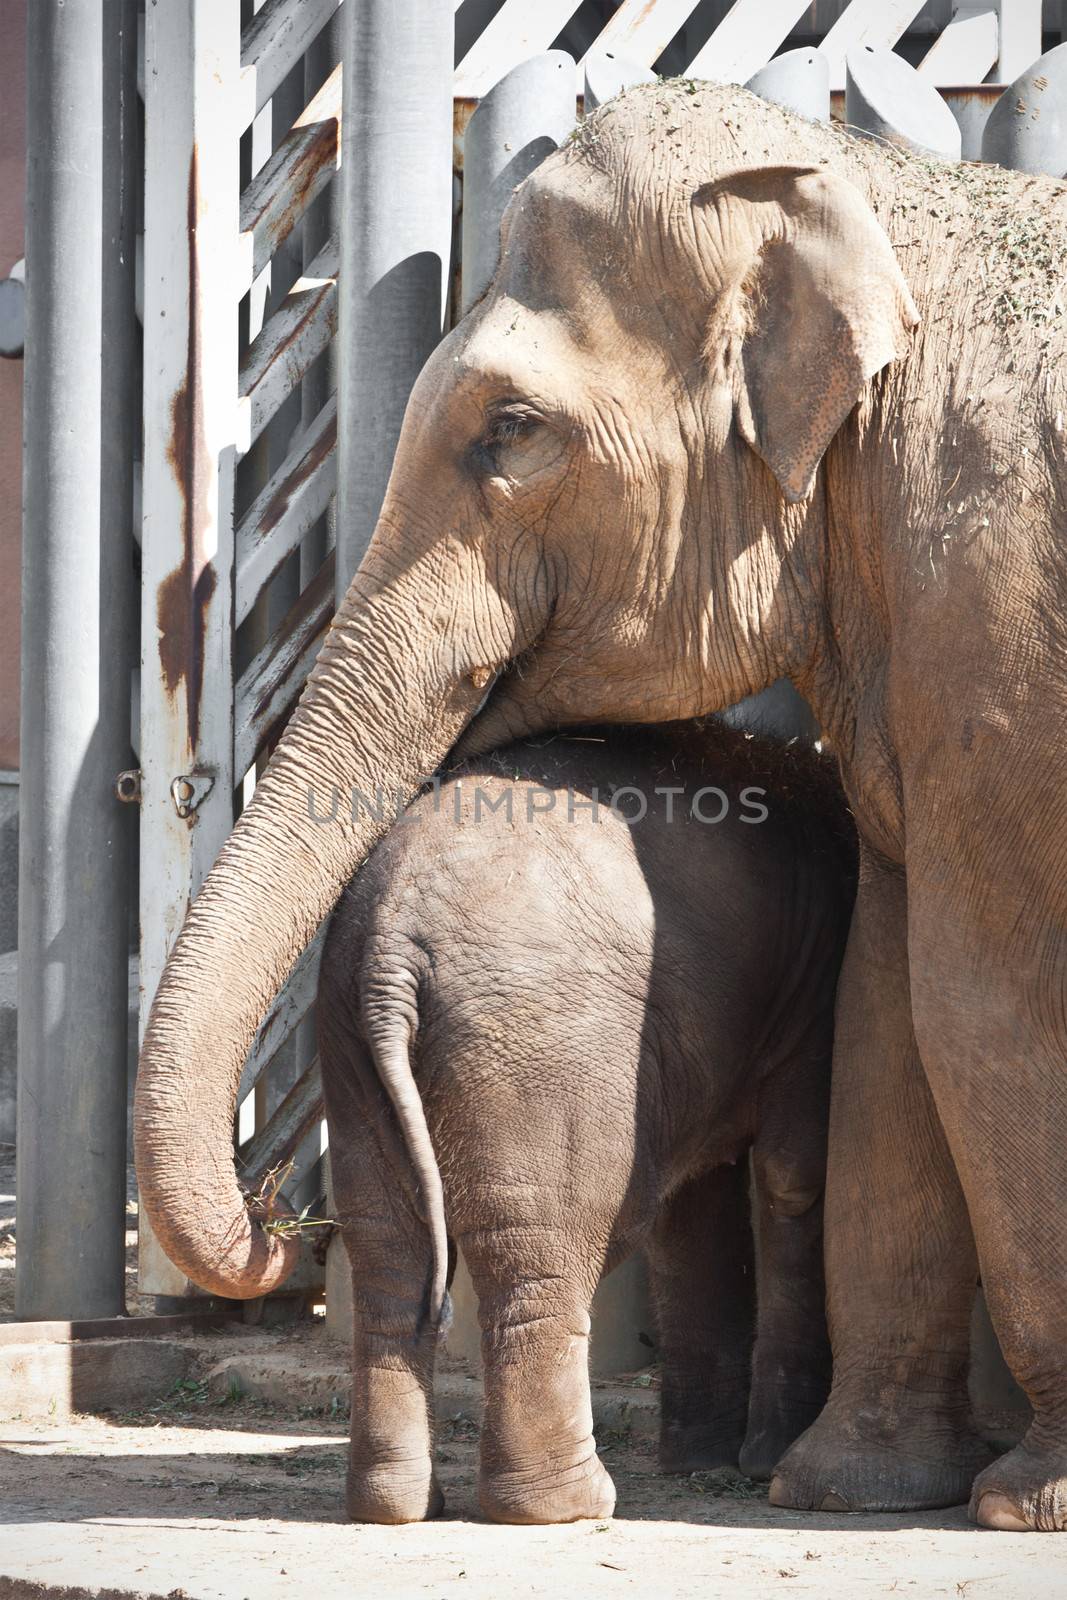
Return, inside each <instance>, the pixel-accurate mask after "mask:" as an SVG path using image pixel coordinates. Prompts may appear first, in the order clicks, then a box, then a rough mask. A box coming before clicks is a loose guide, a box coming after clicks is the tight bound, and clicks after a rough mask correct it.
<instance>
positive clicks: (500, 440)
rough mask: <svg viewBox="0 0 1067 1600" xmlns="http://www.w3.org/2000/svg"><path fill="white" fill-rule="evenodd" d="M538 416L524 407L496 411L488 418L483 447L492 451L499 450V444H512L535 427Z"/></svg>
mask: <svg viewBox="0 0 1067 1600" xmlns="http://www.w3.org/2000/svg"><path fill="white" fill-rule="evenodd" d="M537 421H538V418H537V417H536V416H535V415H534V413H533V412H532V411H527V410H526V409H525V408H522V409H520V408H519V407H508V409H506V410H502V411H498V412H496V414H495V415H494V416H492V417H491V418H490V420H489V427H488V429H487V430H486V434H485V438H484V439H483V440H482V444H483V447H484V448H485V449H486V450H488V451H490V452H492V451H494V450H499V449H500V447H501V445H508V444H514V443H515V441H516V440H517V439H522V438H525V436H526V434H528V433H529V432H530V429H531V428H533V427H535V426H536V424H537Z"/></svg>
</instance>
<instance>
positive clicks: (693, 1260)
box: [647, 1159, 755, 1472]
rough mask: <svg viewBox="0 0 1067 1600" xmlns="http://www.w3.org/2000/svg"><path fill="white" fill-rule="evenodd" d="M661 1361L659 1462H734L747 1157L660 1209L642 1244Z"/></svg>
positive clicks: (748, 1294)
mask: <svg viewBox="0 0 1067 1600" xmlns="http://www.w3.org/2000/svg"><path fill="white" fill-rule="evenodd" d="M647 1255H648V1264H649V1272H650V1276H651V1283H652V1292H653V1295H654V1297H655V1304H656V1313H657V1321H658V1326H659V1345H660V1357H661V1362H662V1392H661V1395H660V1442H659V1458H660V1466H661V1467H662V1468H663V1470H664V1472H698V1471H702V1470H706V1469H709V1468H713V1467H721V1466H734V1465H736V1463H737V1458H738V1454H739V1452H740V1449H741V1445H742V1442H743V1440H744V1437H745V1426H746V1421H747V1417H748V1397H749V1381H750V1375H751V1368H752V1340H753V1333H754V1322H755V1271H754V1264H753V1247H752V1221H751V1215H750V1207H749V1170H748V1161H747V1159H743V1160H741V1161H739V1162H738V1163H737V1164H736V1166H721V1167H715V1168H714V1169H713V1170H712V1171H711V1172H708V1173H705V1174H704V1176H703V1177H700V1178H697V1179H695V1180H694V1181H693V1182H691V1183H687V1184H686V1185H685V1186H684V1187H683V1188H682V1189H680V1190H679V1191H678V1193H677V1194H675V1195H673V1196H672V1197H671V1199H670V1200H668V1201H667V1203H666V1204H665V1205H664V1206H663V1207H662V1209H661V1211H660V1214H659V1216H658V1218H657V1220H656V1224H655V1227H654V1228H653V1230H652V1235H651V1238H650V1241H649V1243H648V1245H647Z"/></svg>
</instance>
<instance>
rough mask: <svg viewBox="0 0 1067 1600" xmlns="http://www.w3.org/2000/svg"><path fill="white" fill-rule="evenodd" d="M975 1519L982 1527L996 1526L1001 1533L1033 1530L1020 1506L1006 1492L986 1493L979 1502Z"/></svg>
mask: <svg viewBox="0 0 1067 1600" xmlns="http://www.w3.org/2000/svg"><path fill="white" fill-rule="evenodd" d="M974 1520H975V1522H977V1524H978V1526H979V1527H980V1528H996V1529H997V1531H998V1532H1000V1533H1032V1532H1033V1528H1032V1527H1031V1525H1030V1523H1029V1522H1027V1520H1026V1518H1025V1517H1024V1516H1023V1514H1022V1512H1021V1511H1020V1510H1019V1508H1018V1506H1017V1505H1016V1504H1015V1503H1014V1501H1012V1500H1009V1499H1008V1496H1007V1495H1006V1494H997V1493H994V1492H990V1493H988V1494H984V1495H983V1496H982V1498H981V1499H980V1500H979V1502H978V1510H977V1511H976V1512H975V1518H974Z"/></svg>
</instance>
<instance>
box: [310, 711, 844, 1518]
mask: <svg viewBox="0 0 1067 1600" xmlns="http://www.w3.org/2000/svg"><path fill="white" fill-rule="evenodd" d="M707 786H715V789H716V792H714V793H709V792H706V788H707ZM626 787H630V788H632V789H636V790H638V791H640V795H642V796H645V797H647V799H648V801H649V810H648V814H647V815H646V816H644V817H643V818H642V819H641V820H639V821H636V822H635V823H634V825H633V827H631V826H629V825H628V823H627V822H626V821H625V820H623V817H622V815H621V814H614V813H613V812H612V811H611V810H610V809H609V807H610V801H611V796H612V795H613V794H614V793H615V792H616V791H621V790H623V789H624V788H626ZM657 787H659V788H661V789H663V788H668V787H669V788H672V789H675V790H678V791H684V792H680V793H678V794H675V795H673V796H670V797H668V796H666V795H664V794H660V795H656V793H655V790H656V789H657ZM702 789H705V793H704V794H703V795H701V790H702ZM594 795H595V796H596V797H597V800H598V807H599V809H598V812H597V820H596V821H594V819H593V815H592V813H591V811H590V809H589V802H590V801H591V799H592V797H593V796H594ZM694 800H695V803H696V807H697V812H698V814H699V815H703V816H705V817H709V818H714V817H717V816H719V815H721V814H722V812H723V810H724V809H726V815H725V816H724V817H723V820H722V821H721V822H718V823H712V822H707V823H703V822H701V821H699V820H694V818H693V812H692V806H693V802H694ZM553 801H554V802H555V803H554V805H553ZM668 805H669V806H670V812H669V813H668V811H667V809H666V808H667V807H668ZM618 806H619V812H620V813H621V812H623V811H628V812H629V814H630V815H632V816H635V817H636V816H637V814H638V812H639V810H640V806H641V802H640V800H639V798H638V796H636V795H633V794H630V795H622V794H620V796H619V801H618ZM549 807H551V809H548V808H549ZM490 808H493V809H490ZM668 815H670V816H671V817H672V818H673V820H672V821H668V820H667V818H668ZM457 819H458V820H457ZM854 874H855V846H854V836H853V834H852V830H851V826H850V823H849V819H848V816H847V813H846V811H845V808H844V803H843V800H842V798H841V795H840V790H839V788H838V786H837V783H836V780H835V779H834V778H833V777H832V776H830V775H829V774H828V773H826V772H825V771H821V770H820V764H819V762H818V759H817V758H816V757H815V756H814V754H813V753H812V752H810V751H803V750H801V749H800V748H799V747H798V748H795V749H793V750H786V751H782V750H781V749H776V748H775V747H773V746H771V745H765V744H762V743H760V742H759V741H751V742H750V741H749V740H747V739H746V738H745V736H744V735H743V734H739V733H735V732H732V731H730V730H728V729H726V728H723V727H720V726H717V725H716V724H710V725H707V726H705V725H701V724H693V723H679V724H673V725H669V726H667V727H664V728H661V729H651V730H646V729H620V728H615V729H611V728H600V729H590V730H587V732H586V733H585V734H584V736H583V737H582V738H581V739H572V738H567V737H566V736H564V735H560V736H557V737H556V738H555V739H550V740H547V741H545V742H543V743H542V742H538V743H536V744H533V745H515V746H511V747H508V748H506V749H505V750H503V751H501V752H500V753H499V754H498V755H497V756H494V757H492V758H491V759H490V761H489V762H484V761H483V762H477V763H475V764H474V766H473V769H472V770H465V771H464V773H463V775H462V777H461V778H457V779H450V780H449V781H448V782H446V783H445V784H443V785H442V787H441V789H440V793H439V795H438V796H437V797H436V798H435V797H434V796H432V795H426V796H424V797H423V798H421V799H419V800H417V801H416V802H415V804H414V805H413V806H412V808H411V810H410V812H409V813H408V815H407V818H406V819H405V823H404V825H402V826H398V827H396V828H395V829H394V830H393V831H392V833H390V834H389V835H388V837H387V838H386V840H385V841H384V843H382V844H380V845H379V846H378V848H377V850H376V851H375V852H374V854H373V855H372V856H371V858H370V861H369V862H368V863H367V865H366V866H365V867H364V868H363V869H362V871H361V872H360V873H359V874H358V875H357V877H356V878H355V879H354V880H353V883H352V884H351V886H350V887H349V889H348V891H347V892H346V893H345V895H344V896H343V897H342V899H341V902H340V905H339V907H338V909H337V911H336V912H335V913H334V917H333V921H332V924H331V927H330V933H329V936H328V939H327V944H326V949H325V952H324V956H323V962H322V971H321V978H320V984H319V1000H318V1019H319V1050H320V1055H321V1060H322V1070H323V1083H324V1087H325V1091H326V1110H327V1118H328V1121H329V1128H330V1157H331V1168H332V1173H333V1185H334V1197H335V1206H336V1208H337V1214H338V1216H339V1220H340V1222H341V1225H342V1229H343V1234H344V1240H345V1245H346V1247H347V1249H348V1253H349V1256H350V1258H351V1264H352V1287H353V1297H354V1303H355V1306H356V1344H355V1353H354V1373H353V1404H352V1450H351V1459H350V1466H349V1479H348V1509H349V1514H350V1515H351V1516H352V1517H354V1518H356V1519H359V1520H367V1521H375V1522H408V1521H413V1520H416V1519H418V1518H421V1517H425V1516H430V1515H434V1514H435V1513H436V1512H438V1511H439V1510H440V1509H441V1506H442V1500H441V1495H440V1492H439V1490H438V1488H437V1485H436V1482H435V1480H434V1477H433V1471H432V1464H431V1439H430V1427H429V1418H430V1416H431V1413H432V1394H433V1356H434V1346H435V1328H434V1325H433V1321H432V1319H431V1317H430V1314H429V1313H430V1286H431V1285H432V1283H433V1280H434V1276H435V1265H436V1267H437V1269H438V1270H440V1269H442V1268H443V1267H444V1264H445V1261H446V1258H447V1246H446V1244H445V1237H446V1228H447V1233H448V1235H450V1236H451V1237H452V1238H453V1239H454V1240H455V1241H456V1243H457V1244H458V1245H459V1248H460V1249H461V1250H462V1252H463V1255H464V1257H465V1259H466V1260H467V1262H468V1265H469V1267H470V1271H471V1276H472V1279H473V1282H474V1285H475V1288H476V1290H477V1293H478V1298H479V1307H480V1320H481V1326H482V1343H483V1349H484V1354H485V1389H486V1414H485V1427H484V1431H483V1437H482V1467H481V1479H480V1491H481V1504H482V1508H483V1510H484V1511H485V1512H486V1514H487V1515H489V1516H491V1517H493V1518H495V1519H497V1520H499V1521H504V1522H566V1521H571V1520H573V1519H574V1518H577V1517H606V1516H610V1515H611V1512H612V1509H613V1507H614V1503H615V1490H614V1485H613V1484H612V1481H611V1479H610V1477H609V1476H608V1474H607V1472H606V1470H605V1468H604V1465H603V1463H602V1462H601V1460H600V1458H599V1457H598V1455H597V1453H596V1448H595V1445H594V1442H593V1437H592V1415H591V1411H590V1399H589V1379H588V1348H587V1346H588V1331H589V1305H590V1300H591V1297H592V1294H593V1290H594V1289H595V1287H596V1284H597V1282H598V1280H599V1277H600V1275H601V1273H602V1272H603V1271H606V1270H610V1269H611V1268H612V1267H613V1266H615V1265H617V1264H618V1262H620V1261H622V1260H624V1259H625V1258H626V1256H628V1255H629V1254H631V1253H632V1252H633V1251H634V1250H636V1249H639V1248H640V1247H641V1246H642V1245H643V1244H647V1246H648V1252H649V1265H650V1270H651V1279H652V1287H653V1293H654V1297H655V1302H656V1306H657V1313H658V1323H659V1335H660V1348H661V1359H662V1372H663V1390H662V1432H661V1441H660V1459H661V1462H662V1464H663V1466H664V1467H665V1468H666V1469H667V1470H668V1471H674V1472H693V1471H696V1470H699V1469H701V1468H709V1467H717V1466H721V1465H724V1464H726V1463H734V1464H736V1463H737V1461H738V1458H739V1454H740V1464H741V1467H742V1468H743V1470H744V1471H746V1472H748V1473H750V1474H752V1475H753V1476H757V1477H768V1478H769V1477H770V1475H771V1472H772V1470H773V1468H774V1466H775V1465H776V1463H777V1461H778V1459H779V1457H780V1456H781V1454H782V1452H783V1451H784V1450H785V1448H786V1446H787V1445H789V1444H791V1443H792V1441H793V1440H794V1439H795V1438H796V1437H797V1435H798V1434H800V1433H801V1432H803V1430H804V1428H806V1427H807V1426H808V1424H809V1423H810V1422H813V1421H814V1419H815V1417H816V1416H817V1414H818V1412H819V1410H820V1408H821V1406H822V1404H823V1401H824V1400H825V1398H826V1394H827V1392H828V1389H829V1378H830V1352H829V1341H828V1338H827V1334H826V1320H825V1306H824V1282H823V1270H822V1190H823V1181H824V1172H825V1152H826V1124H827V1120H828V1114H829V1091H830V1055H831V1049H832V1035H833V996H834V988H835V985H836V980H837V973H838V970H839V967H840V962H841V957H842V955H843V953H844V947H845V938H846V935H847V932H848V923H849V916H850V913H851V909H852V897H853V892H854V887H855V880H854ZM413 1080H414V1081H413ZM416 1086H417V1087H416ZM420 1095H421V1103H420V1100H419V1096H420ZM749 1150H751V1151H752V1155H753V1163H752V1166H753V1174H754V1181H755V1193H756V1202H757V1226H758V1232H759V1245H760V1248H759V1273H758V1287H757V1279H756V1275H755V1271H754V1262H753V1239H752V1227H751V1221H750V1217H749V1163H748V1159H747V1155H748V1152H749ZM409 1153H410V1154H413V1155H414V1157H415V1160H414V1163H412V1162H411V1161H409V1160H407V1159H406V1157H407V1155H408V1154H409ZM438 1169H439V1170H438ZM442 1180H443V1186H442ZM438 1197H440V1203H439V1199H438ZM435 1243H436V1254H437V1261H436V1263H435V1261H434V1251H435ZM756 1300H758V1307H759V1311H758V1335H757V1337H756V1342H755V1353H754V1354H753V1333H754V1324H755V1321H756V1307H755V1303H754V1302H755V1301H756ZM413 1352H415V1353H416V1354H415V1359H414V1360H413V1359H412V1355H413ZM413 1380H414V1381H413ZM750 1380H751V1393H750Z"/></svg>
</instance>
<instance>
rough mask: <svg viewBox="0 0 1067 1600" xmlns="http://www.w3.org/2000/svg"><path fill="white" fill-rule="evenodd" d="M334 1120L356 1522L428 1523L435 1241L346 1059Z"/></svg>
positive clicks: (330, 1083)
mask: <svg viewBox="0 0 1067 1600" xmlns="http://www.w3.org/2000/svg"><path fill="white" fill-rule="evenodd" d="M324 1045H325V1048H324V1049H323V1060H324V1065H325V1067H326V1069H327V1085H326V1086H327V1114H328V1117H329V1125H330V1156H331V1168H332V1178H333V1189H334V1203H335V1208H336V1214H337V1216H338V1218H339V1220H340V1223H341V1232H342V1237H343V1239H344V1244H345V1249H346V1251H347V1253H348V1257H349V1261H350V1264H351V1268H352V1298H353V1309H354V1327H353V1346H352V1433H351V1445H350V1450H349V1462H348V1490H347V1497H346V1499H347V1509H348V1515H349V1516H350V1517H351V1518H352V1519H353V1521H355V1522H384V1523H400V1522H419V1521H422V1520H423V1519H424V1518H427V1517H434V1516H437V1515H438V1514H439V1513H440V1511H441V1509H442V1507H443V1505H444V1500H443V1497H442V1495H441V1491H440V1488H439V1487H438V1483H437V1478H436V1476H435V1474H434V1470H433V1462H432V1459H431V1434H432V1428H433V1370H434V1356H435V1353H436V1346H437V1330H436V1329H434V1328H432V1327H430V1326H428V1324H427V1321H426V1301H427V1286H428V1283H429V1278H430V1271H431V1259H430V1239H429V1234H428V1232H427V1230H426V1226H425V1224H424V1222H423V1220H422V1218H421V1217H420V1216H418V1215H417V1214H416V1211H415V1208H414V1203H413V1198H407V1199H405V1197H404V1195H403V1194H402V1193H401V1192H400V1191H401V1188H402V1185H401V1183H400V1181H399V1180H398V1176H397V1175H398V1173H400V1172H403V1171H404V1165H403V1163H404V1160H405V1155H404V1151H403V1148H402V1147H401V1146H399V1144H398V1142H397V1136H396V1135H395V1133H394V1134H393V1135H392V1138H393V1140H394V1143H395V1144H396V1146H397V1147H396V1149H395V1150H394V1151H393V1154H392V1159H391V1160H389V1159H387V1158H386V1155H385V1153H384V1152H383V1149H382V1147H381V1144H380V1142H379V1139H378V1138H377V1137H376V1136H375V1132H374V1129H373V1128H372V1121H373V1122H374V1123H375V1125H376V1126H377V1128H378V1130H379V1132H380V1133H381V1134H382V1135H383V1136H384V1137H388V1136H389V1135H388V1129H387V1126H386V1124H385V1122H384V1109H383V1108H382V1107H381V1106H377V1107H369V1106H368V1103H367V1100H366V1098H365V1097H364V1096H363V1095H362V1094H361V1092H360V1082H359V1074H358V1073H357V1072H355V1071H352V1070H346V1069H347V1066H348V1061H347V1059H346V1058H341V1065H340V1066H339V1067H337V1069H336V1070H333V1071H330V1070H329V1069H330V1067H331V1065H332V1064H333V1063H332V1057H331V1054H330V1051H329V1045H328V1042H327V1041H326V1040H324V1039H322V1038H320V1048H322V1047H323V1046H324Z"/></svg>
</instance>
